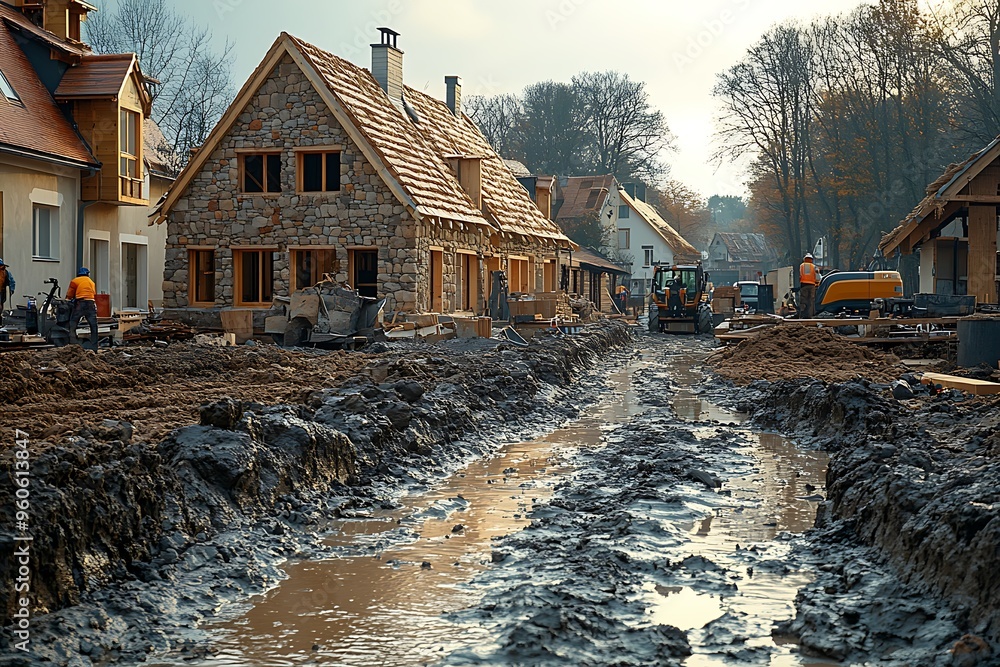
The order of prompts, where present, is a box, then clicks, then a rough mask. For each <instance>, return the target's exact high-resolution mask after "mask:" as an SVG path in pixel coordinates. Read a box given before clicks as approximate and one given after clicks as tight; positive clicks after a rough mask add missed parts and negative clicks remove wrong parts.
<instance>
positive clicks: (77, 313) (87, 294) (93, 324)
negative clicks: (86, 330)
mask: <svg viewBox="0 0 1000 667" xmlns="http://www.w3.org/2000/svg"><path fill="white" fill-rule="evenodd" d="M66 298H67V299H68V300H69V301H70V302H71V303H72V304H73V316H72V317H71V318H70V321H69V326H70V336H71V339H73V338H76V329H77V327H78V326H79V325H80V319H81V318H85V319H86V320H87V324H89V325H90V343H89V344H87V345H84V347H85V348H86V349H88V350H94V351H97V285H95V284H94V281H93V280H91V279H90V269H88V268H87V267H85V266H81V267H80V270H79V271H77V272H76V278H74V279H73V280H72V281H71V282H70V284H69V287H68V288H67V289H66Z"/></svg>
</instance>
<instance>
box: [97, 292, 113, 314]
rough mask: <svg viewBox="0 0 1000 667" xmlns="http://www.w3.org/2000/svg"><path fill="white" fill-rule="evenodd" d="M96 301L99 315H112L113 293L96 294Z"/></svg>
mask: <svg viewBox="0 0 1000 667" xmlns="http://www.w3.org/2000/svg"><path fill="white" fill-rule="evenodd" d="M94 301H95V302H96V303H97V316H98V317H111V295H110V294H96V295H94Z"/></svg>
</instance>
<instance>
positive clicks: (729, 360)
mask: <svg viewBox="0 0 1000 667" xmlns="http://www.w3.org/2000/svg"><path fill="white" fill-rule="evenodd" d="M708 363H709V364H710V365H711V366H712V367H713V368H714V369H715V371H716V372H717V373H718V374H719V375H722V376H723V377H726V378H729V379H731V380H733V381H734V382H736V383H738V384H744V385H745V384H749V383H751V382H753V381H754V380H770V381H776V380H796V379H801V378H812V379H816V380H822V381H824V382H846V381H848V380H854V379H857V378H859V377H862V378H866V379H869V380H872V381H874V382H890V381H892V380H895V379H896V378H898V377H899V375H900V373H901V372H902V370H901V369H900V368H899V366H898V363H899V359H897V358H896V357H894V356H892V355H887V354H884V353H881V352H877V351H874V350H870V349H868V348H866V347H864V346H861V345H856V344H854V343H850V342H848V341H846V340H844V339H843V338H842V337H840V336H838V335H837V334H835V333H834V332H833V331H832V330H831V329H828V328H811V327H800V326H776V327H772V328H770V329H766V330H764V331H762V332H761V333H759V334H757V335H756V336H754V337H753V338H751V339H749V340H745V341H742V342H741V343H740V344H739V345H736V346H735V347H727V348H725V349H724V350H721V351H720V352H717V353H716V354H714V355H712V356H711V357H709V359H708Z"/></svg>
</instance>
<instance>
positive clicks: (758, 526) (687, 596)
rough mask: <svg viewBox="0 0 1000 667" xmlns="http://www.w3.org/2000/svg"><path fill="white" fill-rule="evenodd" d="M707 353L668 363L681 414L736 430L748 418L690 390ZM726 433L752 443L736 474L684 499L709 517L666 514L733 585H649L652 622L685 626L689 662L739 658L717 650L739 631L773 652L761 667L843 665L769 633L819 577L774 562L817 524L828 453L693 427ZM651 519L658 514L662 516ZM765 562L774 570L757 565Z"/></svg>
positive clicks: (704, 664) (767, 437)
mask: <svg viewBox="0 0 1000 667" xmlns="http://www.w3.org/2000/svg"><path fill="white" fill-rule="evenodd" d="M703 358H704V357H703V355H701V354H699V353H694V352H692V353H681V354H677V355H673V356H671V357H670V358H669V359H668V361H667V366H668V368H669V372H670V376H671V377H672V378H673V379H674V381H675V382H676V383H677V385H678V386H677V389H678V391H677V394H676V397H675V398H674V400H673V401H672V405H673V409H674V412H675V413H676V414H677V416H678V417H680V418H681V419H684V420H688V421H694V422H704V421H714V422H719V423H721V424H726V425H728V426H730V427H733V426H737V425H738V424H742V423H743V422H744V421H745V419H746V417H745V415H743V414H741V413H734V412H732V411H729V410H726V409H725V408H721V407H719V406H716V405H714V404H713V403H711V402H710V401H709V400H706V399H705V398H704V397H702V396H701V395H699V394H698V393H696V391H695V390H694V389H693V387H694V386H696V385H698V384H701V383H702V382H703V381H704V377H703V375H702V373H701V372H700V370H699V369H698V365H699V364H700V363H701V361H702V359H703ZM727 431H729V432H732V431H736V432H737V433H739V434H740V435H742V436H743V437H744V438H745V439H746V440H747V442H746V444H745V446H743V447H741V448H738V449H737V452H738V453H739V454H741V455H742V456H743V460H742V461H740V462H734V461H728V462H727V466H728V467H729V469H730V471H731V472H734V473H735V475H734V476H732V477H729V478H728V479H726V480H725V481H724V483H723V485H722V488H721V490H720V493H718V494H717V493H713V492H705V491H702V490H700V489H699V490H698V491H695V492H693V493H692V496H691V497H690V498H689V500H688V501H687V502H685V506H686V507H687V508H688V509H691V510H694V511H696V512H698V513H699V514H700V515H701V517H702V518H700V519H697V520H695V521H677V520H675V519H672V518H671V517H670V516H669V515H668V516H663V517H659V518H661V519H662V520H664V521H666V522H668V523H672V524H673V526H674V528H675V529H678V530H680V531H682V532H683V533H684V534H685V535H686V538H687V540H689V541H688V542H687V544H686V545H685V546H684V548H683V549H682V551H683V552H684V553H685V554H690V555H693V556H697V557H701V558H704V559H706V560H708V561H710V562H712V563H714V564H716V565H718V566H720V567H722V568H723V569H724V570H725V571H726V572H728V573H729V579H730V580H732V581H733V582H734V583H735V584H736V586H735V591H734V592H730V593H728V594H726V593H714V594H713V593H710V592H705V591H703V590H698V588H699V587H698V586H697V584H693V585H692V586H664V585H662V584H655V583H652V582H650V583H648V584H647V585H646V587H645V588H646V591H647V597H646V600H647V602H648V603H649V604H650V609H649V611H650V614H651V616H652V621H653V622H655V623H661V624H665V625H671V626H674V627H676V628H679V629H681V630H685V631H687V632H688V639H689V641H690V644H691V649H692V655H691V656H690V657H688V658H687V659H685V660H684V661H683V663H682V664H683V665H685V667H712V666H716V665H731V664H733V657H734V656H733V655H731V654H720V653H719V652H718V650H717V644H718V641H717V638H716V635H718V634H719V632H720V629H721V630H722V631H723V632H726V631H734V630H735V631H736V632H734V634H735V635H736V636H740V635H742V636H744V637H745V638H746V640H745V646H746V648H748V649H751V651H752V650H753V649H761V656H763V655H764V654H766V655H767V656H768V657H767V658H766V659H764V660H763V661H757V660H754V661H753V662H754V663H755V664H767V665H770V666H771V667H836V665H837V664H839V663H831V662H823V661H816V660H815V659H811V658H808V657H804V656H801V655H800V654H799V652H798V645H797V643H796V642H795V640H794V638H790V637H782V636H772V628H773V627H774V625H775V623H777V622H780V621H783V620H786V619H790V618H792V617H793V616H794V614H795V608H794V601H795V596H796V594H797V593H798V591H799V589H800V588H802V587H803V586H805V585H806V584H808V583H809V582H811V581H812V576H811V575H810V574H809V573H807V572H797V571H795V569H794V566H792V567H788V566H785V565H780V566H777V567H775V566H776V564H780V563H782V562H783V561H785V560H786V559H787V557H788V555H789V552H790V550H791V545H790V538H791V536H793V535H796V534H800V533H802V532H804V531H806V530H808V529H810V528H812V527H813V524H814V522H815V519H816V510H817V508H818V506H819V503H820V502H821V501H822V500H823V498H824V495H823V494H824V492H825V488H824V487H825V479H826V470H827V466H828V464H829V457H828V456H827V454H826V453H825V452H821V451H808V450H803V449H799V448H798V447H797V446H796V445H795V444H794V443H793V442H791V441H790V440H788V439H786V438H784V437H782V436H779V435H777V434H774V433H766V432H755V431H751V430H747V429H743V428H742V427H737V428H735V429H731V428H730V429H725V428H719V427H703V428H698V429H695V430H694V433H695V434H696V435H697V436H698V437H699V438H711V437H712V436H713V435H718V434H719V433H725V432H727ZM734 466H735V467H734ZM668 514H669V513H668ZM651 518H653V519H654V520H655V519H656V518H657V517H656V512H653V515H652V517H651ZM761 560H763V561H764V562H765V563H766V564H767V567H765V568H761V567H759V566H757V567H755V565H756V564H757V563H758V561H761ZM727 626H728V627H727ZM747 657H748V656H747Z"/></svg>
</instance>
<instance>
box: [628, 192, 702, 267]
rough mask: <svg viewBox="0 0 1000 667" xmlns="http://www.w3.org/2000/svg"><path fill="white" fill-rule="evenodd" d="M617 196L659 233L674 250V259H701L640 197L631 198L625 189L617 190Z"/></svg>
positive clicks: (683, 260) (698, 253) (692, 247)
mask: <svg viewBox="0 0 1000 667" xmlns="http://www.w3.org/2000/svg"><path fill="white" fill-rule="evenodd" d="M618 196H619V197H621V200H622V201H623V202H625V203H626V204H628V205H629V207H630V208H631V209H632V210H633V211H635V212H636V213H637V214H639V217H640V218H642V219H643V220H645V221H646V223H648V224H649V226H650V227H652V228H653V231H655V232H656V233H657V234H659V235H660V238H662V239H663V240H664V241H665V242H666V244H667V245H668V246H669V247H670V249H671V250H672V251H673V252H674V261H678V262H687V261H691V262H696V261H698V260H700V259H701V253H700V252H698V251H697V250H696V249H695V247H694V246H693V245H691V244H690V243H688V242H687V241H686V240H684V237H683V236H681V235H680V232H678V231H677V230H676V229H674V228H673V227H671V226H670V225H669V224H667V221H666V220H664V219H663V218H661V217H660V214H659V213H658V212H657V210H656V209H655V208H653V207H652V206H650V205H649V204H647V203H646V202H644V201H642V200H640V199H633V198H632V197H629V196H628V193H627V192H625V190H619V191H618Z"/></svg>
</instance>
